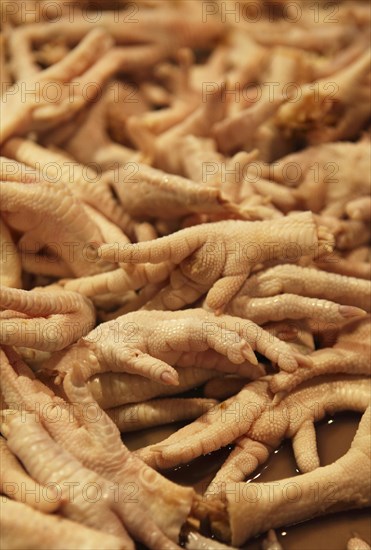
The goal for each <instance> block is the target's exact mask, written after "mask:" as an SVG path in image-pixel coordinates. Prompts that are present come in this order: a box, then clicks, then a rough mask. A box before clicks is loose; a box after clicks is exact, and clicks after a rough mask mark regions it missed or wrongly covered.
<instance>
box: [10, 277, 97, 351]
mask: <svg viewBox="0 0 371 550" xmlns="http://www.w3.org/2000/svg"><path fill="white" fill-rule="evenodd" d="M0 289H1V294H0V307H1V308H2V309H3V310H4V311H1V312H0V343H1V344H6V345H15V346H24V347H30V348H34V349H38V350H42V351H57V350H61V349H64V348H66V347H67V346H69V345H70V344H73V343H74V342H76V341H77V340H78V339H79V338H80V337H81V336H84V335H85V334H88V332H89V331H90V330H91V329H92V327H94V325H95V311H94V307H93V305H92V303H91V302H90V300H88V299H87V298H84V296H81V294H78V293H77V292H67V291H63V290H60V289H58V287H56V288H55V287H53V286H51V287H49V288H48V287H47V288H34V289H33V290H21V289H11V288H5V287H0Z"/></svg>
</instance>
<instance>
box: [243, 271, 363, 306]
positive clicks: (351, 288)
mask: <svg viewBox="0 0 371 550" xmlns="http://www.w3.org/2000/svg"><path fill="white" fill-rule="evenodd" d="M286 293H290V294H295V295H299V296H308V297H310V298H322V299H325V300H331V301H332V302H337V303H339V304H344V305H348V306H355V307H357V308H362V309H364V310H365V311H368V312H369V311H370V309H371V283H370V282H369V281H365V280H363V279H358V278H356V277H347V276H344V275H338V274H335V273H327V272H324V271H320V270H318V269H314V268H310V267H300V266H297V265H292V264H283V265H277V266H275V267H272V268H270V269H266V270H265V271H260V272H259V273H257V274H254V275H252V276H251V277H249V279H248V280H247V281H246V283H245V284H244V286H243V287H242V289H241V291H240V293H239V295H238V297H239V296H247V297H259V298H262V297H268V296H276V295H278V294H283V295H285V294H286Z"/></svg>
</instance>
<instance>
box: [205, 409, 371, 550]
mask: <svg viewBox="0 0 371 550" xmlns="http://www.w3.org/2000/svg"><path fill="white" fill-rule="evenodd" d="M370 422H371V407H370V406H369V407H368V409H367V410H366V412H365V413H364V415H363V416H362V419H361V422H360V424H359V427H358V430H357V433H356V435H355V437H354V439H353V442H352V444H351V447H350V449H349V451H348V452H347V453H346V454H345V455H344V456H342V457H341V458H339V459H338V460H336V461H335V462H334V463H332V464H330V465H329V466H324V467H320V468H316V469H315V470H313V471H312V472H309V473H305V474H302V475H300V476H295V477H292V478H287V479H283V480H281V481H277V482H271V483H249V484H244V483H232V484H226V486H225V511H224V512H223V510H222V509H220V506H219V507H218V508H216V512H213V511H212V510H211V511H210V513H209V514H207V513H206V515H209V516H210V519H211V527H212V530H213V531H214V532H216V533H218V535H219V536H221V537H222V538H223V539H225V540H230V541H231V542H232V544H234V545H237V546H239V545H241V544H242V543H243V542H244V541H246V540H247V539H249V538H250V537H252V536H253V535H255V534H257V533H262V532H264V531H266V530H267V529H270V528H272V527H273V528H275V527H279V526H281V525H290V524H292V523H297V522H299V521H303V520H305V519H309V518H311V517H313V516H317V515H322V514H326V513H331V511H332V509H333V507H334V505H335V504H336V509H337V510H338V509H339V508H340V509H344V510H349V509H352V508H363V507H366V506H368V505H370V494H371V492H370V476H369V471H370V450H371V446H370V429H371V425H370ZM290 489H291V490H290ZM313 491H315V495H313ZM256 495H259V498H256ZM272 495H273V497H272ZM202 506H205V507H206V506H207V502H206V503H203V502H202V498H201V504H200V507H202ZM217 514H218V516H219V517H217ZM200 515H204V514H202V513H201V514H200ZM246 518H248V521H246Z"/></svg>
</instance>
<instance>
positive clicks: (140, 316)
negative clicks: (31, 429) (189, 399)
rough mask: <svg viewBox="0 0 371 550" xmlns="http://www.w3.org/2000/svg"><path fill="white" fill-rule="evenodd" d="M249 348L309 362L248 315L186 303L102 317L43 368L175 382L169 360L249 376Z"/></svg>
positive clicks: (277, 358) (284, 360)
mask: <svg viewBox="0 0 371 550" xmlns="http://www.w3.org/2000/svg"><path fill="white" fill-rule="evenodd" d="M118 344H119V345H118ZM253 350H256V351H259V352H260V353H261V354H263V355H265V356H266V357H267V358H268V359H270V360H271V361H273V362H275V363H277V365H278V367H279V368H281V369H284V370H287V371H288V372H292V371H294V370H295V369H296V368H297V367H298V366H299V364H302V365H306V366H307V367H308V366H310V364H311V362H310V360H309V361H308V360H307V359H306V358H305V356H303V355H301V354H300V353H296V352H295V351H292V350H291V348H290V347H289V346H288V345H287V344H286V343H285V342H282V341H281V340H279V339H278V338H276V337H275V336H273V335H270V334H269V333H268V332H266V331H265V330H264V329H262V328H261V327H259V326H258V325H256V324H255V323H253V322H252V321H242V320H241V319H240V318H239V317H231V316H229V315H222V316H218V317H217V316H215V315H213V314H212V313H209V312H206V311H205V310H203V309H191V310H187V311H179V312H172V311H163V312H158V314H157V315H156V317H155V316H154V315H153V312H151V311H135V312H133V313H128V314H126V315H123V316H122V317H118V318H117V319H114V320H112V321H108V322H106V323H102V324H101V325H99V326H98V327H97V328H96V329H94V330H93V331H91V332H90V333H89V334H88V335H87V336H85V337H83V338H81V339H80V340H79V342H77V344H76V345H74V346H72V347H71V348H70V349H68V350H66V351H65V352H62V353H60V354H58V355H55V356H54V357H52V358H51V360H50V361H47V362H46V363H45V364H44V368H46V369H53V370H57V371H58V372H59V374H60V375H61V377H63V376H64V375H65V373H68V372H69V371H70V370H71V365H73V363H74V362H78V363H79V364H80V366H81V369H82V373H83V376H84V380H85V381H88V380H89V378H91V377H92V376H95V375H97V374H101V373H104V372H127V373H133V374H140V375H141V376H144V377H146V378H149V379H151V380H153V381H156V382H162V383H164V384H172V385H177V384H178V374H177V371H176V370H175V369H174V368H173V367H172V365H177V366H179V367H189V366H192V367H193V366H195V367H197V366H200V367H202V368H211V369H215V370H219V371H221V372H227V373H237V372H238V373H239V374H241V375H243V376H248V377H250V376H251V373H252V372H253V370H254V368H256V366H257V365H258V362H257V359H256V357H255V355H254V352H253ZM258 369H259V371H260V372H261V368H259V367H258Z"/></svg>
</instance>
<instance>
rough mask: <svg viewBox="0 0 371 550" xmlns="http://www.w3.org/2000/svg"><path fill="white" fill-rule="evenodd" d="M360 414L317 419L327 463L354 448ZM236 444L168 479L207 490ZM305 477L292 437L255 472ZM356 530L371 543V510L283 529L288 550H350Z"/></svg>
mask: <svg viewBox="0 0 371 550" xmlns="http://www.w3.org/2000/svg"><path fill="white" fill-rule="evenodd" d="M359 419H360V415H358V414H353V413H340V414H337V415H336V416H335V417H334V418H326V419H325V420H323V421H322V422H319V423H317V425H316V428H317V434H318V437H317V441H318V452H319V456H320V460H321V465H322V466H325V465H327V464H331V462H333V461H334V460H336V459H337V458H339V457H340V456H342V455H343V454H344V453H345V452H346V451H347V450H348V449H349V446H350V444H351V442H352V439H353V437H354V434H355V432H356V430H357V427H358V422H359ZM180 426H181V424H177V425H172V426H164V427H161V428H156V429H154V428H152V429H149V430H142V431H141V432H137V433H132V434H127V435H125V436H124V441H125V443H126V444H127V445H128V447H129V448H130V449H132V450H134V449H137V448H139V447H142V446H145V445H149V444H152V443H155V442H157V441H160V440H162V439H164V438H165V437H167V436H168V435H170V434H171V433H173V431H174V428H175V427H180ZM229 449H230V448H224V449H221V450H220V451H217V452H215V453H212V454H210V455H206V456H203V457H200V458H198V459H196V460H194V461H193V462H192V463H190V464H186V465H183V466H181V467H178V468H175V469H173V470H168V471H166V472H164V474H165V475H166V477H168V478H169V479H171V480H173V481H175V482H177V483H180V484H182V485H193V486H194V487H195V489H196V490H197V491H199V492H202V491H203V490H204V489H206V487H207V485H208V483H209V482H210V481H211V479H212V477H213V475H214V472H216V471H217V469H218V468H219V466H220V465H221V464H222V463H223V461H224V460H225V458H226V457H227V456H228V453H229ZM294 475H299V473H298V471H297V469H296V464H295V461H294V457H293V453H292V450H291V443H290V442H289V441H286V442H284V443H283V445H282V446H281V447H280V448H279V449H278V450H277V451H276V452H275V453H274V454H273V455H272V456H271V457H270V459H269V461H268V463H267V464H265V465H264V466H263V467H261V468H260V469H259V470H256V472H254V474H253V475H252V476H251V477H253V478H255V480H256V481H264V482H267V481H277V480H279V479H283V478H285V477H290V476H294ZM354 531H356V532H357V533H358V534H359V535H360V536H361V537H362V538H363V539H364V540H366V541H367V542H368V543H370V541H371V514H370V509H369V508H368V509H364V510H354V511H350V512H341V513H337V514H332V515H329V516H324V517H323V518H316V519H313V520H311V521H307V522H305V523H301V524H297V525H294V526H290V527H286V528H280V529H277V531H276V532H277V535H278V537H279V540H280V542H281V544H282V545H283V548H284V550H345V549H346V544H347V541H348V539H349V538H350V537H351V536H352V532H354ZM261 540H262V537H258V538H256V539H252V540H251V541H249V543H248V544H246V545H245V546H244V548H246V550H260V549H261Z"/></svg>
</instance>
